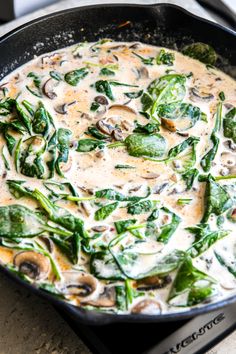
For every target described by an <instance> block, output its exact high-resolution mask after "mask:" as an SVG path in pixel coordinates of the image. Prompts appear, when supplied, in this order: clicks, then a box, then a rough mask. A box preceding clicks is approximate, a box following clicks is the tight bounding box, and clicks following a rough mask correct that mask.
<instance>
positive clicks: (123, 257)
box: [108, 235, 184, 280]
mask: <svg viewBox="0 0 236 354" xmlns="http://www.w3.org/2000/svg"><path fill="white" fill-rule="evenodd" d="M123 238H124V235H121V236H118V237H117V238H115V239H113V240H112V241H111V242H110V244H109V246H108V249H109V251H110V252H111V254H112V255H113V257H114V259H115V261H116V263H117V265H118V267H119V268H120V270H121V271H122V273H123V274H124V275H125V276H126V277H127V278H129V279H136V280H138V279H143V278H146V277H150V276H154V275H162V274H168V273H169V272H171V271H173V270H174V269H176V268H177V267H178V265H179V263H180V261H181V260H182V259H183V255H184V253H183V252H181V251H178V250H175V251H173V252H172V253H171V254H168V255H166V256H162V257H161V256H160V257H158V258H156V256H155V255H154V256H153V255H150V254H140V253H137V252H135V251H133V250H132V248H125V249H123V247H120V248H118V250H117V247H115V246H117V245H118V244H119V243H120V241H121V240H122V239H123ZM144 243H145V242H144ZM150 257H152V261H151V262H150V263H149V262H148V260H150ZM153 257H154V258H153ZM146 261H147V262H148V264H147V263H145V262H146ZM145 264H146V266H145V267H144V265H145ZM152 264H153V266H152ZM140 269H142V273H141V272H140Z"/></svg>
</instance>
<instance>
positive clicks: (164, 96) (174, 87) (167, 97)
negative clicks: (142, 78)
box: [141, 74, 186, 122]
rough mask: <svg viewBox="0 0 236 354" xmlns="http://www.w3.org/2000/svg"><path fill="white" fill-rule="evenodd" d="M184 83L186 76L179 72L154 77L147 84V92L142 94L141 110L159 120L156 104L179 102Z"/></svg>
mask: <svg viewBox="0 0 236 354" xmlns="http://www.w3.org/2000/svg"><path fill="white" fill-rule="evenodd" d="M185 83H186V76H185V75H179V74H167V75H164V76H161V77H160V78H158V79H155V80H154V81H153V82H151V84H150V85H149V86H148V94H147V93H146V94H145V96H142V99H141V102H142V103H143V111H144V112H147V113H148V114H149V115H150V117H151V118H152V119H153V120H154V121H158V122H159V118H158V106H159V105H160V104H170V103H177V102H181V101H182V100H183V99H184V97H185V94H186V87H185Z"/></svg>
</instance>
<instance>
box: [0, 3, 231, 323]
mask: <svg viewBox="0 0 236 354" xmlns="http://www.w3.org/2000/svg"><path fill="white" fill-rule="evenodd" d="M99 7H108V8H115V7H129V8H132V7H136V8H155V7H166V8H173V9H175V10H177V11H179V12H182V13H184V14H185V15H187V16H188V17H190V18H193V19H196V20H198V21H199V22H205V23H207V24H208V25H210V26H212V27H215V28H218V29H220V30H222V32H228V33H229V34H231V35H232V36H236V32H235V31H233V30H231V29H229V28H226V27H224V26H222V25H220V24H217V23H214V22H212V21H209V20H207V19H205V18H202V17H199V16H197V15H195V14H192V13H191V12H189V11H187V10H185V9H183V8H182V7H180V6H177V5H174V4H166V3H158V4H148V5H141V4H124V3H123V4H122V3H116V4H96V5H88V6H81V7H75V8H70V9H65V10H61V11H57V12H53V13H50V14H48V15H45V16H42V17H39V18H36V19H34V20H32V21H30V22H27V23H26V24H23V25H21V26H19V27H17V28H15V29H13V30H11V31H10V32H8V33H6V34H5V35H3V36H2V37H0V45H1V43H2V42H4V41H5V40H6V39H10V38H11V37H12V36H14V35H15V34H16V33H19V32H21V31H24V30H27V29H28V28H30V27H31V25H34V24H36V23H40V22H41V21H45V20H49V19H50V18H53V17H56V16H61V15H64V14H70V13H73V12H80V10H85V9H91V10H92V9H94V8H99ZM0 271H2V272H3V273H4V274H5V275H6V276H8V277H9V278H10V279H12V280H14V281H15V282H16V283H18V284H20V285H22V286H24V287H25V288H26V289H28V290H30V291H31V292H32V293H34V294H35V295H38V296H40V297H41V298H43V299H46V300H48V301H49V302H50V303H52V305H54V306H55V307H56V308H58V309H61V310H64V311H66V313H67V314H68V315H69V316H70V317H71V318H72V319H74V320H76V321H78V322H80V323H84V324H88V325H106V324H111V323H121V322H126V323H155V322H169V321H176V320H178V321H181V320H187V319H190V318H192V317H194V316H198V315H201V314H204V313H206V312H212V311H216V310H219V311H221V310H222V308H223V307H225V306H227V305H231V304H233V303H235V302H236V295H233V296H231V297H229V298H226V299H222V300H220V301H218V302H215V303H211V304H207V305H205V306H204V305H203V306H200V307H194V308H192V309H190V310H186V311H181V312H172V313H166V314H160V315H144V314H143V315H141V314H137V315H133V314H127V315H121V314H116V313H106V312H98V311H92V310H84V309H81V308H79V307H77V306H74V305H71V304H69V303H67V302H66V301H64V300H60V299H58V298H56V297H55V296H53V295H50V294H49V293H47V292H45V291H42V290H40V289H39V288H37V287H36V286H34V285H33V284H30V283H27V282H25V281H23V280H22V279H21V278H20V277H18V276H17V275H15V274H14V273H12V272H11V271H10V270H9V269H7V268H6V267H5V266H3V265H2V264H0Z"/></svg>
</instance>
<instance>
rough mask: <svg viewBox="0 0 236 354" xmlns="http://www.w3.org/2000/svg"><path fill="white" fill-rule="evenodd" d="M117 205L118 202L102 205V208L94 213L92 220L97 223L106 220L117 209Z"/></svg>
mask: <svg viewBox="0 0 236 354" xmlns="http://www.w3.org/2000/svg"><path fill="white" fill-rule="evenodd" d="M118 205H119V203H118V202H115V203H110V204H106V205H104V206H103V207H101V208H99V209H98V210H96V211H95V214H94V219H95V220H97V221H99V220H104V219H106V218H107V217H108V216H109V215H110V214H111V213H113V211H114V210H115V209H116V208H117V207H118Z"/></svg>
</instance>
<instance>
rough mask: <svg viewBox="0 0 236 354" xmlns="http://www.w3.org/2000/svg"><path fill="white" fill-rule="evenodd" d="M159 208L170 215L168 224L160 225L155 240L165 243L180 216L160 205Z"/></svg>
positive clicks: (173, 230) (177, 223)
mask: <svg viewBox="0 0 236 354" xmlns="http://www.w3.org/2000/svg"><path fill="white" fill-rule="evenodd" d="M160 210H161V211H162V212H163V213H164V214H166V215H168V216H170V217H171V220H170V222H169V223H168V224H164V225H162V226H161V227H160V234H159V235H158V238H157V241H159V242H163V243H167V242H168V241H169V239H170V238H171V236H172V235H173V234H174V232H175V231H176V229H177V227H178V226H179V224H180V222H181V218H180V217H179V216H178V215H177V214H175V213H173V212H172V211H170V210H169V209H168V208H166V207H162V208H161V209H160Z"/></svg>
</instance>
